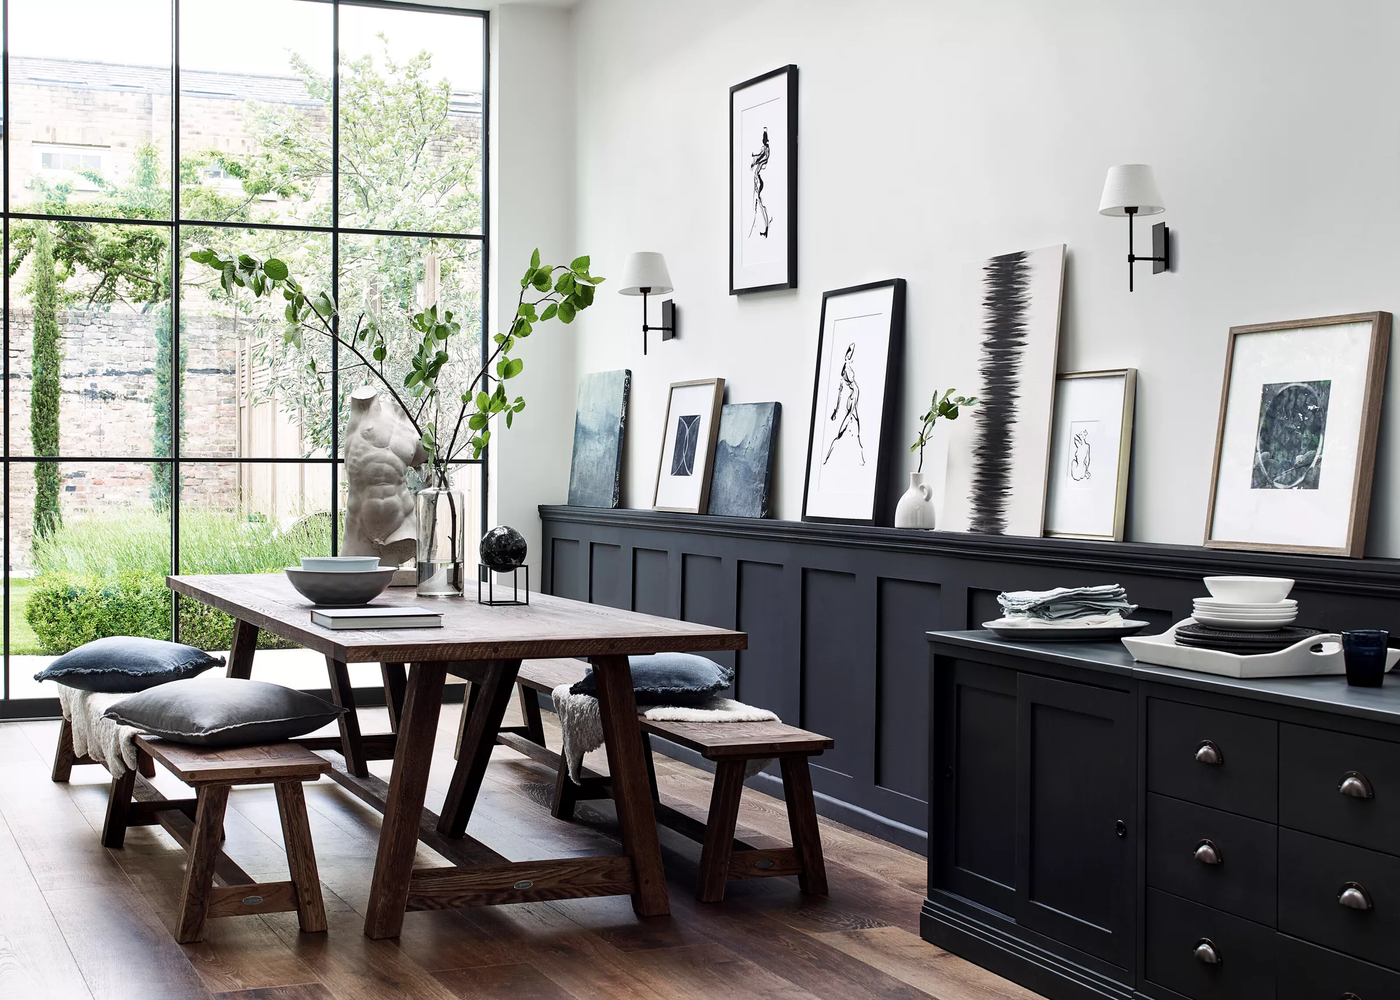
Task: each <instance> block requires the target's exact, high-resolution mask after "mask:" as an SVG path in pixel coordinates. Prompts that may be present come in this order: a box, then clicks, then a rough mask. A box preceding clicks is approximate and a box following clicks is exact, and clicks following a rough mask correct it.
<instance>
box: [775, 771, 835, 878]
mask: <svg viewBox="0 0 1400 1000" xmlns="http://www.w3.org/2000/svg"><path fill="white" fill-rule="evenodd" d="M780 763H781V765H782V769H783V797H784V798H785V799H787V813H788V828H789V829H790V830H791V831H792V846H793V848H794V849H795V850H796V851H797V856H798V858H800V859H801V861H802V874H800V875H798V876H797V884H798V885H799V886H801V888H802V891H803V892H805V893H807V894H808V895H809V896H825V895H826V894H827V890H826V861H825V860H824V859H823V858H822V835H821V830H820V828H819V827H818V826H817V804H816V800H815V799H814V798H813V797H812V772H811V769H810V768H808V766H807V758H806V757H784V758H782V759H781V761H780Z"/></svg>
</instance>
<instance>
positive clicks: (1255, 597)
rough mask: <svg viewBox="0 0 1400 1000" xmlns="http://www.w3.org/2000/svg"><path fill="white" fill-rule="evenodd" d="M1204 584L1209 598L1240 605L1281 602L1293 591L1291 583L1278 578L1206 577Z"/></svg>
mask: <svg viewBox="0 0 1400 1000" xmlns="http://www.w3.org/2000/svg"><path fill="white" fill-rule="evenodd" d="M1205 583H1206V590H1209V591H1210V596H1211V597H1218V598H1220V599H1221V600H1222V601H1236V602H1238V603H1241V604H1270V603H1273V602H1275V601H1281V600H1283V599H1284V598H1285V597H1287V596H1288V592H1289V591H1290V590H1292V589H1293V581H1292V580H1288V579H1284V578H1283V577H1280V576H1208V577H1206V578H1205Z"/></svg>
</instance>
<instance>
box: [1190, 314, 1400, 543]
mask: <svg viewBox="0 0 1400 1000" xmlns="http://www.w3.org/2000/svg"><path fill="white" fill-rule="evenodd" d="M1389 349H1390V313H1385V312H1373V313H1358V314H1355V315H1351V316H1326V317H1323V318H1322V319H1304V320H1293V321H1291V322H1287V323H1262V324H1259V325H1256V326H1236V327H1231V329H1230V344H1229V347H1228V349H1227V350H1226V353H1225V385H1224V388H1223V389H1222V391H1221V394H1220V419H1219V422H1218V424H1217V428H1216V434H1215V462H1214V465H1213V466H1212V468H1211V474H1210V504H1209V507H1208V508H1207V510H1206V537H1205V544H1206V545H1208V546H1211V547H1213V548H1221V549H1257V550H1266V551H1271V552H1306V553H1313V554H1317V555H1336V556H1351V557H1354V558H1359V557H1361V556H1362V555H1364V554H1365V548H1366V518H1367V514H1368V512H1369V508H1370V502H1371V477H1372V473H1373V471H1374V467H1375V461H1376V433H1377V431H1378V429H1379V427H1380V415H1381V393H1382V391H1383V390H1384V388H1385V366H1386V358H1387V354H1388V352H1389Z"/></svg>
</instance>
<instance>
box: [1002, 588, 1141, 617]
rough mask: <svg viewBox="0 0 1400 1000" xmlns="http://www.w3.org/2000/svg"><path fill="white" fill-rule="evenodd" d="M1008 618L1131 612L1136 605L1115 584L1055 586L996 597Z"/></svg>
mask: <svg viewBox="0 0 1400 1000" xmlns="http://www.w3.org/2000/svg"><path fill="white" fill-rule="evenodd" d="M997 603H999V604H1000V605H1001V610H1002V614H1003V615H1004V616H1005V617H1007V618H1020V617H1026V618H1038V619H1042V620H1045V621H1055V620H1058V619H1061V618H1082V617H1084V616H1086V615H1095V614H1113V613H1115V612H1116V613H1119V614H1123V615H1130V614H1132V613H1133V612H1134V611H1136V610H1137V605H1136V604H1133V603H1131V602H1130V601H1129V600H1128V593H1127V591H1125V590H1124V589H1123V588H1122V587H1121V586H1120V585H1118V584H1116V583H1110V584H1102V585H1100V586H1097V587H1056V588H1055V589H1054V590H1016V591H1009V592H1007V593H1003V594H1001V595H999V596H998V597H997Z"/></svg>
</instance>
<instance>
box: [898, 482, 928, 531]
mask: <svg viewBox="0 0 1400 1000" xmlns="http://www.w3.org/2000/svg"><path fill="white" fill-rule="evenodd" d="M894 526H895V527H896V528H924V529H926V530H929V531H932V530H933V491H932V490H931V489H929V488H928V487H927V486H925V485H924V474H923V473H922V472H911V473H909V489H907V490H905V492H904V496H902V497H900V498H899V506H898V507H896V508H895V509H894Z"/></svg>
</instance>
